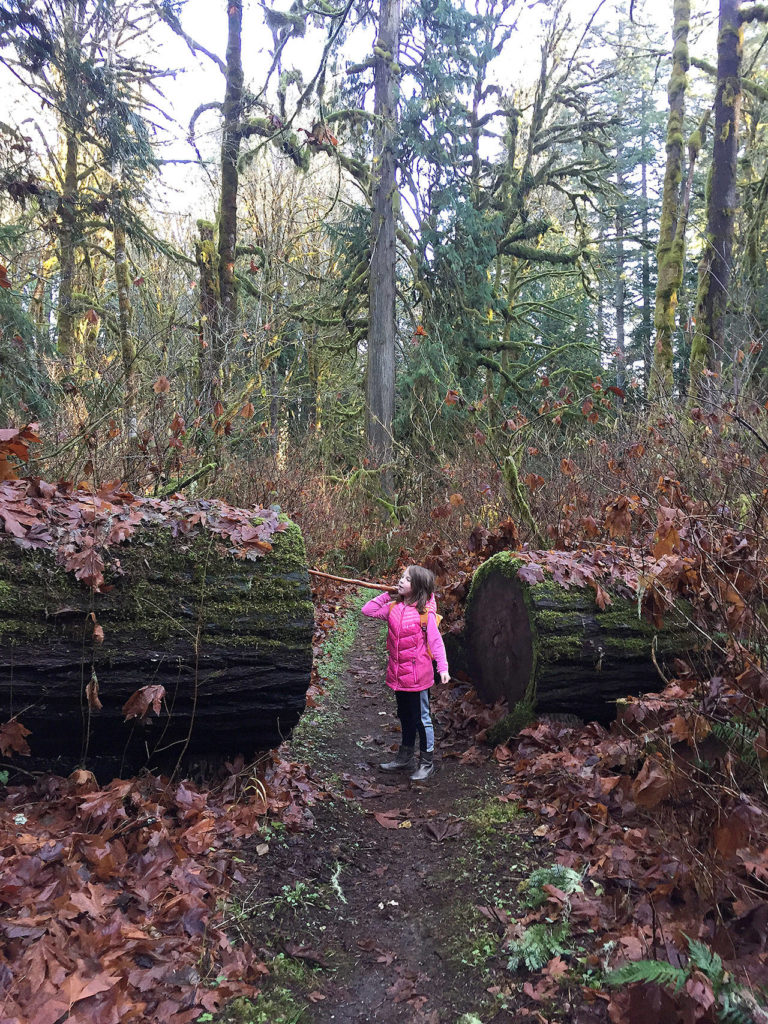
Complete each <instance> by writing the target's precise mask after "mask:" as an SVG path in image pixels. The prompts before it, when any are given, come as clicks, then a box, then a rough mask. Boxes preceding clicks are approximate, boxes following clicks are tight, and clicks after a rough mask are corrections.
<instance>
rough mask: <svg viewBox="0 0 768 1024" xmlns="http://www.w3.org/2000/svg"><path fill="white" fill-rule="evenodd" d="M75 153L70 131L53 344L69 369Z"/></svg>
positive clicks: (72, 317) (72, 336)
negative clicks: (57, 302)
mask: <svg viewBox="0 0 768 1024" xmlns="http://www.w3.org/2000/svg"><path fill="white" fill-rule="evenodd" d="M77 153H78V143H77V139H76V137H75V135H74V133H73V132H71V131H67V132H66V138H65V157H64V182H63V187H62V191H61V201H60V203H59V222H60V226H59V304H58V312H57V314H56V346H57V349H58V352H59V355H60V356H61V358H62V361H63V362H64V365H65V366H66V367H67V368H68V369H70V368H71V367H72V363H73V362H74V356H75V310H74V292H75V251H76V240H77V195H78V187H77Z"/></svg>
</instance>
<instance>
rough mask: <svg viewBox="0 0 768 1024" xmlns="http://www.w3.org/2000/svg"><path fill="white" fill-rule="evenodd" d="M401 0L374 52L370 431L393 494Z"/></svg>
mask: <svg viewBox="0 0 768 1024" xmlns="http://www.w3.org/2000/svg"><path fill="white" fill-rule="evenodd" d="M399 48H400V0H381V10H380V15H379V36H378V39H377V41H376V45H375V47H374V53H375V63H374V72H373V75H374V112H375V117H376V120H375V130H374V147H373V148H374V152H373V169H372V174H371V180H372V194H373V210H372V215H371V269H370V277H369V281H370V283H369V290H368V367H367V377H366V402H365V409H366V417H365V429H366V438H367V445H368V456H369V459H370V460H371V464H372V465H373V466H383V467H384V474H383V478H382V483H383V486H384V490H385V491H386V492H387V493H389V492H390V491H391V489H392V486H391V469H389V468H387V467H388V466H389V464H390V463H391V460H392V424H393V421H394V418H395V270H396V267H395V262H396V251H395V230H396V218H397V210H398V191H397V182H396V180H395V168H396V153H395V149H396V141H397V135H396V125H395V119H396V109H397V102H398V95H399V88H398V82H399V75H400V72H399V66H398V64H397V59H398V52H399Z"/></svg>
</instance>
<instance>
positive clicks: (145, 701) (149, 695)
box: [123, 684, 165, 722]
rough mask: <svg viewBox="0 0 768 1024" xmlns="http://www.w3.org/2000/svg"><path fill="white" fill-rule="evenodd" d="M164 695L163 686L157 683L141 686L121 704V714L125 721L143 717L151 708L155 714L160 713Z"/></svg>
mask: <svg viewBox="0 0 768 1024" xmlns="http://www.w3.org/2000/svg"><path fill="white" fill-rule="evenodd" d="M164 697H165V687H164V686H161V685H159V684H153V685H151V686H142V687H141V688H140V689H138V690H136V691H135V693H132V694H131V696H130V697H129V698H128V700H127V701H126V702H125V704H123V715H124V716H125V720H126V722H127V721H128V720H129V719H131V718H145V717H146V715H147V714H148V712H149V709H150V708H152V710H153V711H154V713H155V714H156V715H159V714H160V705H161V703H162V701H163V699H164Z"/></svg>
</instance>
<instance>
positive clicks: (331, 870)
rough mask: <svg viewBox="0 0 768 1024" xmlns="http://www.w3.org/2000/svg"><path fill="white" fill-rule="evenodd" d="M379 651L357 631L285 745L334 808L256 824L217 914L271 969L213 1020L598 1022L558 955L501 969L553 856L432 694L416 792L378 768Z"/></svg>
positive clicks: (363, 626) (600, 1016) (502, 776)
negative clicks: (539, 972) (511, 930)
mask: <svg viewBox="0 0 768 1024" xmlns="http://www.w3.org/2000/svg"><path fill="white" fill-rule="evenodd" d="M381 646H382V645H381V624H380V623H378V622H374V621H371V620H363V621H361V622H360V625H359V633H358V636H357V640H356V643H355V646H354V648H353V649H352V651H351V653H350V655H349V656H348V658H347V660H346V667H345V669H344V670H343V671H342V672H341V673H340V674H339V678H338V679H336V680H335V681H333V682H332V683H331V685H329V687H328V689H327V691H326V693H325V695H324V697H323V699H322V702H321V703H320V704H319V705H318V708H317V710H316V711H315V712H314V713H312V714H310V715H308V716H307V722H306V723H302V726H300V728H299V729H298V730H297V734H296V736H295V739H294V741H293V743H292V745H291V746H290V747H289V751H290V752H289V754H288V755H287V756H288V757H295V758H296V759H297V760H301V761H304V762H306V763H307V764H308V765H309V768H310V771H311V774H312V775H313V776H314V777H315V778H316V779H318V780H319V781H320V782H321V783H322V785H323V786H324V788H325V789H326V790H327V791H328V792H329V793H330V794H331V797H330V799H328V800H326V801H324V802H320V803H317V804H316V805H314V806H313V808H312V812H313V814H314V818H315V825H314V828H311V829H308V830H306V831H301V832H299V833H289V832H287V831H285V830H282V829H281V828H280V827H279V826H277V827H274V828H272V829H271V830H270V829H267V830H266V832H262V833H261V834H260V835H259V836H257V837H254V840H253V845H252V847H251V848H250V849H249V850H248V851H247V853H246V854H244V856H246V857H249V856H250V857H251V858H252V860H251V862H250V864H247V863H246V864H241V865H240V868H241V872H242V874H243V875H244V877H245V882H244V883H243V884H242V885H241V886H240V888H239V890H238V891H237V893H236V895H235V896H234V897H233V906H232V908H230V914H229V916H230V919H231V920H237V922H238V925H237V928H238V929H239V930H240V932H241V935H242V937H243V939H247V940H248V941H249V942H250V943H251V944H252V945H253V947H254V948H255V949H256V950H257V951H258V955H259V956H260V957H261V958H262V959H263V961H264V963H265V964H266V966H267V967H268V968H269V971H270V973H269V974H268V975H266V976H265V977H264V979H263V984H262V986H261V995H260V996H259V997H258V998H256V999H255V1000H254V1001H253V1002H251V1001H250V1000H246V999H238V1000H236V1001H235V1002H234V1003H231V1004H230V1005H229V1006H228V1007H227V1008H226V1009H225V1010H224V1011H223V1012H222V1013H220V1015H218V1016H217V1017H216V1018H215V1019H217V1020H220V1021H222V1022H243V1024H245V1022H247V1024H293V1022H300V1024H329V1022H331V1021H333V1022H338V1024H342V1022H343V1024H364V1022H366V1024H367V1022H374V1021H375V1022H382V1024H390V1022H391V1024H394V1022H400V1021H408V1022H410V1024H488V1022H491V1021H493V1022H494V1024H506V1022H509V1024H511V1022H513V1021H520V1020H525V1019H530V1020H532V1021H539V1022H548V1021H566V1020H567V1021H574V1022H575V1021H584V1022H586V1021H589V1022H593V1021H599V1020H605V1019H606V1017H605V1013H604V1010H603V1009H602V1007H600V1006H599V1005H596V1004H593V1005H591V1006H589V1005H585V1004H584V997H583V994H582V988H581V986H580V985H575V986H573V988H572V989H571V988H570V987H569V985H568V984H567V982H564V980H563V979H562V978H561V977H559V975H560V972H559V971H558V964H559V965H560V966H562V961H559V958H556V964H555V968H554V969H553V968H552V966H551V965H550V966H549V967H548V968H547V969H545V973H546V970H548V971H549V977H548V978H544V979H542V978H541V977H539V979H538V980H537V979H536V978H534V977H532V976H531V975H529V974H528V972H527V971H525V970H524V969H523V970H522V971H521V972H519V973H516V972H510V971H509V970H508V969H507V960H508V956H506V955H505V954H504V952H503V950H502V937H503V935H504V933H505V930H506V926H507V925H508V923H509V921H510V919H513V918H514V917H515V916H516V915H517V914H519V916H521V917H522V916H523V915H524V913H525V910H524V909H522V908H521V904H520V895H519V893H518V886H519V885H520V884H521V883H523V882H524V881H525V880H526V879H527V878H528V876H529V875H530V873H531V871H533V870H534V869H535V868H538V867H542V866H548V865H551V864H552V862H553V859H554V856H553V854H554V851H553V848H552V847H550V846H549V844H548V843H547V841H546V839H544V838H542V829H541V828H537V823H536V821H535V820H534V819H533V818H532V817H531V816H530V815H525V814H522V813H521V812H520V810H519V808H518V806H517V805H516V804H515V803H514V802H513V801H510V800H505V793H506V791H507V790H508V789H509V779H508V773H505V770H504V768H503V767H502V766H500V765H499V764H497V763H496V762H495V761H493V760H492V759H491V758H490V756H489V754H490V751H489V750H488V748H486V752H484V753H483V754H482V755H481V754H480V752H479V750H478V748H477V747H476V746H474V744H473V741H472V738H471V737H468V736H464V737H461V736H457V735H455V730H453V729H449V730H448V733H447V735H444V736H443V737H442V738H440V733H441V730H440V724H439V721H440V710H439V708H440V704H441V700H440V695H439V694H438V695H437V698H438V699H437V701H436V703H437V706H438V712H437V735H438V743H437V758H436V763H437V771H436V772H435V774H434V775H433V776H432V777H431V778H430V779H429V780H428V782H427V783H426V784H424V785H423V786H414V785H413V784H411V783H410V781H409V779H408V775H407V773H404V774H402V775H397V776H393V775H390V774H385V773H383V772H381V771H380V770H379V769H378V764H379V762H380V761H384V760H387V759H388V756H389V752H390V751H391V750H394V749H396V746H397V742H398V735H399V727H398V723H397V719H396V717H395V703H394V700H393V698H392V694H391V693H390V691H389V690H388V689H387V688H386V687H385V686H384V685H383V679H382V676H383V658H382V650H381ZM537 833H538V835H537ZM532 981H537V987H536V989H534V987H533V986H532V984H531V982H532ZM526 989H527V991H528V992H529V993H531V995H532V996H533V998H531V996H529V995H528V994H527V993H526ZM209 1019H210V1018H209Z"/></svg>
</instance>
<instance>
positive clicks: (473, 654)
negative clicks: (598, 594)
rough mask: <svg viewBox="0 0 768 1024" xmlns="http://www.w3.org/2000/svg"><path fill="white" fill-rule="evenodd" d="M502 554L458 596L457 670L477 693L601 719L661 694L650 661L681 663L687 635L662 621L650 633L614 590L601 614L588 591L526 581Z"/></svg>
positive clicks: (690, 640)
mask: <svg viewBox="0 0 768 1024" xmlns="http://www.w3.org/2000/svg"><path fill="white" fill-rule="evenodd" d="M524 564H525V563H523V562H522V561H520V560H517V559H515V558H514V556H512V555H510V554H509V552H501V553H500V554H498V555H494V556H493V557H492V558H490V559H488V561H487V562H485V563H483V565H482V566H481V567H480V568H479V569H478V570H477V572H476V573H475V575H474V578H473V580H472V588H471V590H470V593H469V596H468V598H467V605H466V626H465V631H464V647H465V649H466V653H467V663H466V667H467V669H468V671H469V673H470V675H471V677H472V680H473V682H474V684H475V686H476V689H477V692H478V693H479V694H480V696H481V697H482V698H483V699H485V700H488V701H496V700H498V699H499V698H502V697H503V698H506V700H507V701H508V703H509V705H510V707H513V706H514V705H515V704H518V703H519V702H521V701H525V702H530V703H531V704H532V705H534V706H535V707H536V708H538V709H539V710H541V711H558V712H569V713H573V714H577V715H579V716H581V717H584V718H605V717H608V716H610V714H611V702H612V701H615V700H616V699H618V698H620V697H626V696H627V695H629V694H638V693H643V692H646V691H651V690H657V689H660V688H661V685H662V683H661V679H660V677H659V674H658V671H657V670H656V668H655V666H654V664H653V659H654V657H656V658H657V660H659V661H663V660H664V659H665V658H667V657H670V656H673V655H674V656H684V654H685V652H686V651H688V650H691V649H693V648H694V647H695V646H696V637H695V634H694V632H693V631H692V630H690V631H688V630H686V629H685V628H683V627H681V625H680V623H679V622H677V623H675V622H673V621H672V620H670V624H669V625H668V626H666V627H665V628H664V629H663V630H656V629H654V627H653V626H652V625H650V624H649V623H647V622H645V621H644V620H641V619H638V616H637V601H636V600H627V599H625V598H622V597H620V596H618V595H617V594H616V593H615V592H614V593H612V595H611V597H612V599H613V603H612V604H611V605H609V606H608V607H607V608H606V609H605V610H601V609H600V608H599V607H598V605H597V604H596V602H595V592H594V590H592V589H591V588H589V587H587V588H578V587H573V588H571V589H570V590H566V589H565V588H564V587H562V586H560V585H559V584H558V583H555V582H553V581H545V582H542V583H536V584H533V585H531V584H528V583H526V582H525V581H524V580H522V579H520V577H519V576H518V569H519V568H520V567H521V566H522V565H524Z"/></svg>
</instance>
